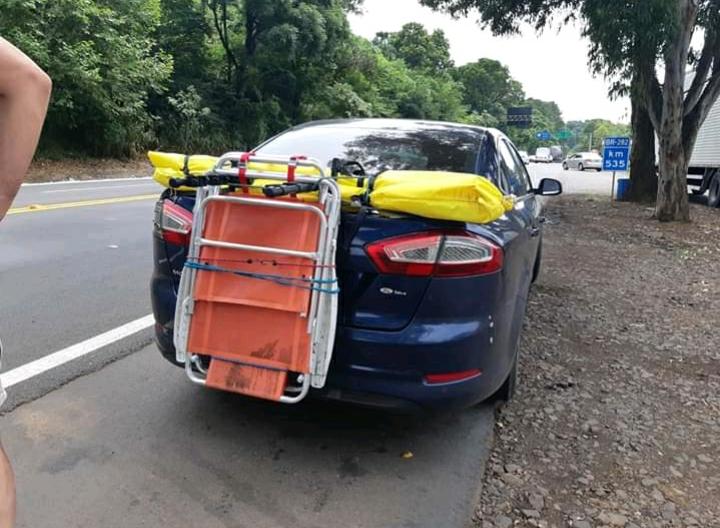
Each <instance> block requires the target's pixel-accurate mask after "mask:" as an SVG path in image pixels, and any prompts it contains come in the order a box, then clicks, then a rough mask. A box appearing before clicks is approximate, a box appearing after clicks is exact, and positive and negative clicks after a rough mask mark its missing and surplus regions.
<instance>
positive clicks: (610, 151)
mask: <svg viewBox="0 0 720 528" xmlns="http://www.w3.org/2000/svg"><path fill="white" fill-rule="evenodd" d="M629 165H630V138H629V137H609V138H605V141H604V142H603V170H606V171H627V170H628V166H629Z"/></svg>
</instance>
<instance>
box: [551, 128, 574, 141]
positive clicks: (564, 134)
mask: <svg viewBox="0 0 720 528" xmlns="http://www.w3.org/2000/svg"><path fill="white" fill-rule="evenodd" d="M572 135H573V134H572V132H570V131H569V130H568V129H567V128H563V129H562V130H558V132H557V133H556V134H555V137H556V138H558V139H559V140H560V141H567V140H568V139H570V138H571V137H572Z"/></svg>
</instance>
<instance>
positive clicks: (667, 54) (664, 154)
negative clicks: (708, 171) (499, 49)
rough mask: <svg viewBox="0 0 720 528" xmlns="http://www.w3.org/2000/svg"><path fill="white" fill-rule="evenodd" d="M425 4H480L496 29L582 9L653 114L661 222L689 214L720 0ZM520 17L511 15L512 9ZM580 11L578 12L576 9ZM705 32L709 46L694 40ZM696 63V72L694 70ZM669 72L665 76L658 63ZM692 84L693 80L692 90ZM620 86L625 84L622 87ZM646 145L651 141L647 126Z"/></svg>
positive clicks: (610, 64) (428, 0) (609, 66)
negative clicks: (691, 171) (690, 174)
mask: <svg viewBox="0 0 720 528" xmlns="http://www.w3.org/2000/svg"><path fill="white" fill-rule="evenodd" d="M421 2H422V3H423V4H425V5H430V6H431V7H434V8H440V9H446V10H448V11H450V12H451V13H453V14H468V12H469V11H470V10H472V9H478V10H479V11H480V14H481V20H482V22H483V23H484V24H485V25H487V26H489V27H491V28H492V29H493V31H495V32H496V33H511V32H514V31H517V30H518V24H519V21H521V20H524V21H528V22H530V23H532V24H534V25H535V27H536V28H542V27H544V26H546V25H547V23H548V22H549V20H550V18H551V17H552V16H553V15H555V14H559V13H570V14H569V15H566V16H568V17H573V16H579V17H581V19H582V21H583V23H584V34H585V35H586V36H587V37H589V39H590V41H591V43H592V46H591V50H590V61H591V64H592V65H593V67H594V68H595V70H596V71H602V72H603V73H605V74H606V75H608V76H610V77H615V78H617V77H620V79H621V80H620V84H621V85H624V86H627V85H628V84H630V83H632V84H633V85H634V86H635V87H637V89H636V90H632V93H631V95H632V96H633V100H634V102H635V104H636V109H637V111H638V112H647V116H648V118H649V120H650V122H651V123H652V125H653V128H654V129H655V131H656V132H657V134H658V137H659V139H660V143H659V153H660V160H659V178H660V181H659V185H658V194H657V200H656V208H655V214H656V217H657V218H658V219H659V220H660V221H670V220H688V219H689V205H688V196H687V169H688V163H689V159H690V155H691V153H692V149H693V147H694V145H695V141H696V139H697V134H698V131H699V129H700V126H701V125H702V123H703V121H704V120H705V118H706V117H707V114H708V113H709V111H710V108H711V107H712V105H713V104H714V103H715V101H717V99H718V96H720V0H644V1H643V2H615V3H608V2H607V1H606V0H537V1H533V2H524V1H521V0H504V1H503V0H421ZM508 12H510V13H514V14H515V15H516V16H515V17H508V16H507V13H508ZM576 14H577V15H576ZM699 32H704V39H703V45H702V48H701V49H694V48H693V47H692V45H691V40H692V37H693V35H694V34H695V33H699ZM689 66H692V67H694V69H695V72H694V75H693V76H692V79H687V80H688V82H687V83H686V70H687V69H688V67H689ZM658 69H660V70H661V71H662V73H663V83H662V84H661V83H660V80H659V79H658V75H657V70H658ZM686 84H687V86H688V90H687V93H686V92H685V88H686ZM615 88H616V89H615V92H616V93H617V86H616V87H615ZM640 130H643V131H644V132H645V137H644V140H643V145H645V148H647V144H648V142H647V141H646V139H647V134H646V132H647V129H646V127H636V133H640V132H639V131H640Z"/></svg>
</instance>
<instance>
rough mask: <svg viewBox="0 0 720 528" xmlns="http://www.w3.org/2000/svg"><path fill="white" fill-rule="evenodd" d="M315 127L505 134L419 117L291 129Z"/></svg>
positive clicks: (327, 121) (355, 120)
mask: <svg viewBox="0 0 720 528" xmlns="http://www.w3.org/2000/svg"><path fill="white" fill-rule="evenodd" d="M313 127H328V128H354V129H358V128H365V129H368V130H376V129H387V130H399V131H413V130H432V129H437V128H456V129H463V130H472V131H475V132H485V133H488V134H490V135H493V136H504V135H505V134H503V133H502V132H501V131H499V130H497V129H495V128H486V127H479V126H474V125H466V124H463V123H452V122H449V121H430V120H418V119H387V118H350V119H323V120H319V121H309V122H307V123H303V124H301V125H297V126H294V127H292V128H291V129H290V130H302V129H305V128H313Z"/></svg>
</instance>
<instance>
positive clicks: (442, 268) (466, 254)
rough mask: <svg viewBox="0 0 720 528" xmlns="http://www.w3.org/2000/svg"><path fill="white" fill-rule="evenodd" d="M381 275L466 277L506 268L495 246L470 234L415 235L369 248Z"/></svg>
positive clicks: (384, 241)
mask: <svg viewBox="0 0 720 528" xmlns="http://www.w3.org/2000/svg"><path fill="white" fill-rule="evenodd" d="M365 251H366V252H367V254H368V256H369V257H370V260H372V262H373V264H375V267H376V268H377V269H378V271H379V272H380V273H383V274H386V275H405V276H410V277H430V276H436V277H466V276H472V275H486V274H488V273H494V272H496V271H498V270H500V269H502V266H503V251H502V249H501V248H500V247H499V246H498V245H497V244H495V243H493V242H491V241H489V240H487V239H485V238H483V237H481V236H479V235H475V234H473V233H468V232H466V231H439V232H426V233H413V234H411V235H405V236H401V237H396V238H389V239H386V240H380V241H378V242H373V243H372V244H369V245H368V246H366V247H365Z"/></svg>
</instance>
